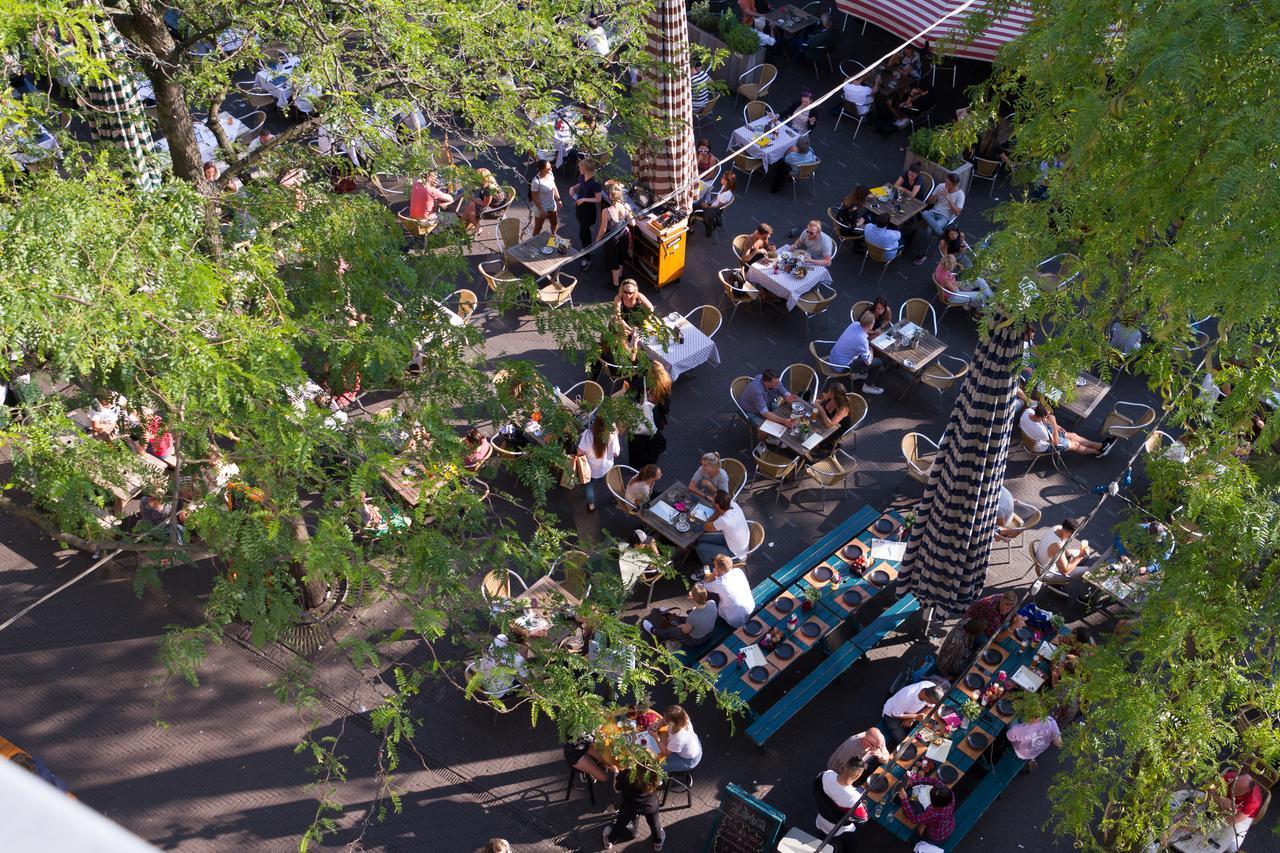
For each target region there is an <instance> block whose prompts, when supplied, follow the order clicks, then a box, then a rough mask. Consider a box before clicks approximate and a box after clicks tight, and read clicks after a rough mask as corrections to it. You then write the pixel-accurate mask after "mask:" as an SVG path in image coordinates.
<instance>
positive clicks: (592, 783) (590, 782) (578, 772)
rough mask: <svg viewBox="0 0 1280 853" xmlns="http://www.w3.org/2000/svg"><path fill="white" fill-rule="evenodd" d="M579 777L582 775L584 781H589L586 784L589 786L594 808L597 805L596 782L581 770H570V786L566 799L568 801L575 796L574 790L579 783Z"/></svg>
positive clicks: (588, 791) (565, 792) (565, 794)
mask: <svg viewBox="0 0 1280 853" xmlns="http://www.w3.org/2000/svg"><path fill="white" fill-rule="evenodd" d="M579 775H581V776H582V778H583V779H586V780H587V781H586V782H585V783H584V784H585V785H586V786H587V794H588V795H590V797H591V805H593V806H594V805H595V804H596V780H595V779H592V778H591V777H590V776H588V775H587V774H585V773H583V772H582V771H581V770H575V769H573V768H572V767H570V768H569V786H568V787H567V788H565V791H564V798H565V799H566V800H567V799H569V798H570V797H572V796H573V788H574V786H575V785H576V784H577V783H578V776H579Z"/></svg>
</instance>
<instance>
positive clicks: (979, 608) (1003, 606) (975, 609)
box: [964, 589, 1023, 637]
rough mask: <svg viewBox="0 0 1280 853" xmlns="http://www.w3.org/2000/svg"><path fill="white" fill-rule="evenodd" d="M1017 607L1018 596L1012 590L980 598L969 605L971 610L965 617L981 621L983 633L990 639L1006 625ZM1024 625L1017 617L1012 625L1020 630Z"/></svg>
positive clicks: (1019, 617) (1020, 618)
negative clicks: (1005, 621)
mask: <svg viewBox="0 0 1280 853" xmlns="http://www.w3.org/2000/svg"><path fill="white" fill-rule="evenodd" d="M1017 606H1018V594H1017V593H1016V592H1014V591H1013V590H1011V589H1010V590H1006V591H1005V592H997V593H996V594H995V595H988V596H984V597H983V598H979V599H978V600H977V601H975V602H974V603H973V604H970V605H969V609H968V610H966V611H965V614H964V615H965V616H966V617H967V618H969V619H981V620H982V621H983V629H982V633H984V634H986V635H987V636H988V637H994V636H995V635H996V632H998V631H999V630H1000V626H1001V625H1003V624H1004V620H1005V619H1006V618H1007V617H1008V615H1009V614H1010V613H1012V612H1013V609H1014V608H1015V607H1017ZM1022 623H1023V619H1022V617H1021V616H1015V617H1013V621H1012V622H1011V623H1010V625H1012V627H1014V628H1018V627H1021V626H1022Z"/></svg>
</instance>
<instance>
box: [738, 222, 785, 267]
mask: <svg viewBox="0 0 1280 853" xmlns="http://www.w3.org/2000/svg"><path fill="white" fill-rule="evenodd" d="M772 237H773V226H771V225H769V223H767V222H761V223H760V224H759V225H757V226H756V230H755V232H754V233H752V234H751V235H750V237H749V238H748V240H747V245H746V246H745V247H743V250H742V255H741V256H740V257H739V258H738V260H740V261H741V262H742V265H743V266H744V267H749V266H751V265H752V264H754V263H756V262H758V261H762V260H764V259H765V258H767V257H769V253H770V252H776V251H777V247H776V246H774V245H773V242H772V240H771V239H770V238H772Z"/></svg>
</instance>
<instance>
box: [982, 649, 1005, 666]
mask: <svg viewBox="0 0 1280 853" xmlns="http://www.w3.org/2000/svg"><path fill="white" fill-rule="evenodd" d="M1003 658H1004V655H1002V654H1000V652H998V651H996V650H995V649H987V650H986V651H985V652H983V653H982V662H983V663H987V664H991V665H992V666H995V665H996V664H998V663H1000V661H1001V659H1003Z"/></svg>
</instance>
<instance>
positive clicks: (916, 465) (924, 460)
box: [902, 432, 939, 484]
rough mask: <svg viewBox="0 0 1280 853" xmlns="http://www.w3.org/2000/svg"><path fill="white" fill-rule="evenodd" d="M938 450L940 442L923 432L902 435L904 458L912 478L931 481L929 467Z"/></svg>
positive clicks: (925, 481) (923, 481)
mask: <svg viewBox="0 0 1280 853" xmlns="http://www.w3.org/2000/svg"><path fill="white" fill-rule="evenodd" d="M938 450H939V447H938V443H937V442H936V441H934V440H933V439H931V438H929V436H927V435H924V434H922V433H918V432H909V433H907V434H906V435H904V436H903V437H902V458H903V459H905V460H906V463H907V474H909V475H910V476H911V479H913V480H916V481H918V482H921V483H926V484H927V483H928V482H929V469H930V468H932V467H933V459H934V457H935V456H936V455H937V454H938Z"/></svg>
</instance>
